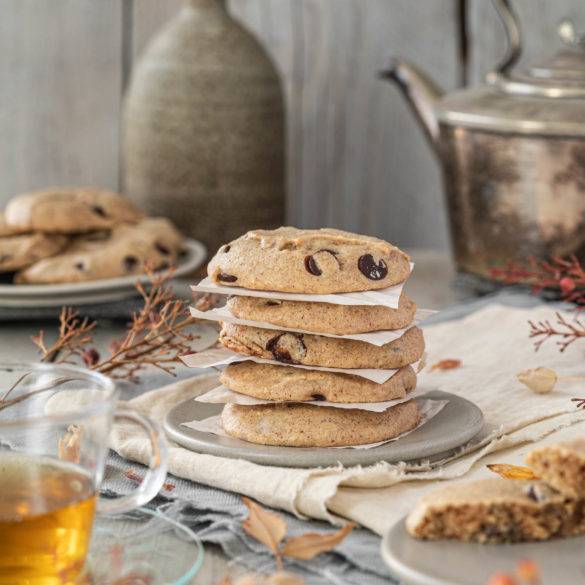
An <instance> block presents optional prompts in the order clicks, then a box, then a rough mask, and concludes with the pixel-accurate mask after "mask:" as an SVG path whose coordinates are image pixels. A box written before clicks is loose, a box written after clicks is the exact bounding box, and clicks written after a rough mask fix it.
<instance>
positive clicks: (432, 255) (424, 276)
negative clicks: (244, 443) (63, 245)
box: [0, 250, 456, 585]
mask: <svg viewBox="0 0 585 585" xmlns="http://www.w3.org/2000/svg"><path fill="white" fill-rule="evenodd" d="M411 255H412V258H413V260H414V262H415V269H414V272H413V274H412V276H411V278H410V279H409V281H408V283H407V285H406V290H407V292H408V294H409V295H410V296H411V298H413V299H414V300H415V301H416V303H417V304H418V306H419V307H421V308H429V309H440V308H441V307H444V306H446V305H448V304H451V303H454V302H455V301H456V295H455V292H454V291H453V289H452V287H451V283H452V281H453V278H454V270H453V265H452V262H451V260H450V258H449V256H448V255H447V254H446V253H444V252H436V251H429V250H418V251H417V250H414V251H411ZM39 327H40V325H39V323H35V322H22V323H10V324H0V361H27V360H35V359H36V358H37V355H38V354H37V353H36V348H35V347H34V345H33V344H32V342H31V340H30V338H31V336H32V335H34V334H35V333H37V332H38V330H39ZM43 327H45V328H46V329H47V334H48V335H50V334H51V330H50V327H51V324H48V325H47V324H43ZM122 329H123V325H122V324H119V323H118V324H113V323H104V324H100V327H98V329H97V332H96V344H97V345H98V346H100V345H102V346H104V347H105V346H107V343H108V342H109V340H111V339H112V338H113V337H115V336H118V335H119V334H120V333H121V332H122ZM227 570H228V561H227V559H226V557H225V556H224V555H223V554H222V552H221V551H220V550H219V548H217V547H213V546H206V547H205V561H204V564H203V568H202V570H201V571H200V573H199V574H198V575H197V577H196V578H195V579H194V580H193V584H196V585H215V584H216V583H219V582H220V581H221V579H222V577H223V576H224V575H225V574H226V572H227ZM229 570H230V573H235V574H237V573H238V572H240V571H241V569H240V570H238V568H237V567H235V566H230V567H229Z"/></svg>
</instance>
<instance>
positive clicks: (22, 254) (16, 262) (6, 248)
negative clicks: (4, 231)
mask: <svg viewBox="0 0 585 585" xmlns="http://www.w3.org/2000/svg"><path fill="white" fill-rule="evenodd" d="M67 241H68V240H67V237H66V236H60V235H53V234H39V233H37V234H20V235H13V236H5V237H0V272H13V271H15V270H20V269H21V268H26V267H27V266H30V265H31V264H34V263H35V262H38V261H39V260H42V259H43V258H48V257H50V256H53V255H54V254H57V253H58V252H60V251H61V250H62V249H63V248H64V247H65V246H66V245H67Z"/></svg>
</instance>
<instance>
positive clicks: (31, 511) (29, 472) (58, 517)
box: [0, 452, 96, 585]
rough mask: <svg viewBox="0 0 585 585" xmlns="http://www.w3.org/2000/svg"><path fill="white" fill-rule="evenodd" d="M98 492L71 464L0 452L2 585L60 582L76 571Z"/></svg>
mask: <svg viewBox="0 0 585 585" xmlns="http://www.w3.org/2000/svg"><path fill="white" fill-rule="evenodd" d="M95 503H96V494H95V489H94V486H93V482H92V480H91V478H90V477H89V476H88V475H87V474H86V473H84V471H83V470H82V469H80V468H79V467H77V466H76V465H73V464H71V463H66V462H61V461H56V460H53V459H49V458H43V457H34V456H30V455H22V454H14V453H5V452H0V585H16V584H23V583H26V584H27V585H64V584H70V583H75V582H76V578H77V577H78V576H79V575H80V573H81V571H82V569H83V565H84V563H85V557H86V555H87V549H88V546H89V540H90V536H91V528H92V523H93V517H94V511H95Z"/></svg>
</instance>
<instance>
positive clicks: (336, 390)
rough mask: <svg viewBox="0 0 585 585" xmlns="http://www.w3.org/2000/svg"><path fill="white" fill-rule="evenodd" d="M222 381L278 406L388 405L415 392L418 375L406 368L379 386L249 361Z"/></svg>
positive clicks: (344, 376)
mask: <svg viewBox="0 0 585 585" xmlns="http://www.w3.org/2000/svg"><path fill="white" fill-rule="evenodd" d="M220 381H221V383H222V384H223V385H224V386H226V387H227V388H229V389H230V390H233V391H234V392H239V393H240V394H245V395H247V396H253V397H254V398H259V399H261V400H274V401H276V402H295V401H298V402H304V401H306V400H326V401H328V402H342V403H348V402H350V403H351V402H385V401H386V400H396V399H398V398H404V397H405V396H406V394H407V393H408V392H410V391H411V390H413V389H414V388H415V387H416V374H415V373H414V370H413V369H412V368H411V367H410V366H406V367H404V368H400V369H399V370H398V371H397V372H396V374H394V375H393V376H392V377H391V378H390V379H388V380H387V381H386V382H384V383H383V384H376V383H375V382H372V381H370V380H366V379H365V378H362V377H361V376H353V375H351V374H338V373H336V372H323V371H319V370H305V369H300V368H291V367H287V366H284V367H283V366H273V365H270V364H257V363H255V362H251V361H247V362H238V363H235V364H230V365H229V366H227V367H226V368H225V369H224V370H223V372H222V373H221V376H220Z"/></svg>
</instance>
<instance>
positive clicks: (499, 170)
mask: <svg viewBox="0 0 585 585" xmlns="http://www.w3.org/2000/svg"><path fill="white" fill-rule="evenodd" d="M494 5H495V7H496V9H497V11H498V14H499V16H500V18H501V20H502V22H503V23H504V26H505V29H506V35H507V41H508V49H507V53H506V55H505V58H504V59H503V60H502V62H501V63H500V64H499V65H498V66H497V67H496V69H495V71H493V72H491V73H490V74H489V75H488V76H487V80H486V82H487V83H486V84H485V85H482V86H479V87H474V88H465V89H461V90H458V91H454V92H452V93H449V94H448V95H444V94H443V92H442V91H441V90H440V89H439V88H438V87H437V86H436V85H435V84H434V83H433V82H432V81H431V80H430V79H429V78H428V77H426V76H425V75H424V74H422V73H421V72H420V71H419V70H417V69H416V68H415V67H414V66H413V65H411V64H409V63H407V62H405V61H401V60H394V61H393V63H392V66H391V67H390V69H389V70H387V71H384V72H382V74H381V75H382V77H384V78H386V79H389V80H391V81H392V82H394V83H395V84H397V86H398V87H399V88H400V89H401V90H402V92H403V93H404V95H405V96H406V98H407V100H408V101H409V103H410V105H411V106H412V108H413V110H414V112H415V114H416V115H417V117H418V119H419V121H420V123H421V125H422V127H423V128H424V130H425V132H426V135H427V137H428V138H429V141H430V143H431V144H432V146H433V149H434V150H435V152H436V154H437V157H438V158H439V161H440V163H441V165H442V170H443V179H444V187H445V192H446V200H447V205H448V210H449V218H450V227H451V240H452V246H453V252H454V256H455V261H456V264H457V268H458V271H459V272H460V273H466V274H470V275H475V276H479V277H487V278H491V269H493V268H495V267H501V266H503V265H505V264H507V263H508V262H509V261H510V260H513V261H525V260H526V258H527V257H529V256H535V257H537V258H546V257H550V256H565V255H568V254H572V253H576V254H577V255H578V256H580V257H581V258H583V257H585V35H581V36H580V35H578V34H577V33H576V32H575V28H574V26H573V25H572V23H570V22H569V21H565V22H563V23H561V25H560V26H559V34H560V36H561V39H562V40H563V41H564V43H565V44H566V45H567V47H566V48H565V49H563V50H561V51H560V52H559V53H557V54H556V55H554V56H553V57H552V58H549V59H545V60H543V61H541V62H538V63H536V64H534V65H532V66H531V67H529V68H528V70H527V71H526V72H525V73H522V74H516V73H512V72H511V70H512V68H513V66H514V65H515V63H516V62H517V60H518V58H519V56H520V53H521V49H522V44H521V37H520V28H519V23H518V19H517V17H516V15H515V13H514V12H513V11H512V9H511V7H510V4H509V2H508V1H507V0H494ZM478 280H479V281H480V282H481V280H482V278H480V279H478ZM484 282H485V281H484Z"/></svg>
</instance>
